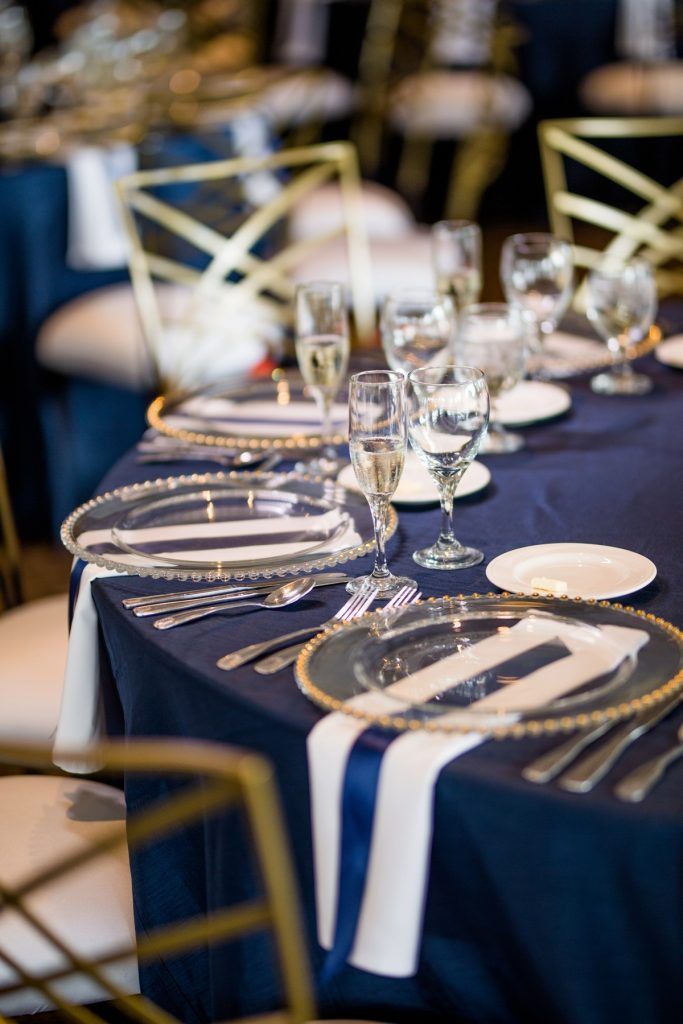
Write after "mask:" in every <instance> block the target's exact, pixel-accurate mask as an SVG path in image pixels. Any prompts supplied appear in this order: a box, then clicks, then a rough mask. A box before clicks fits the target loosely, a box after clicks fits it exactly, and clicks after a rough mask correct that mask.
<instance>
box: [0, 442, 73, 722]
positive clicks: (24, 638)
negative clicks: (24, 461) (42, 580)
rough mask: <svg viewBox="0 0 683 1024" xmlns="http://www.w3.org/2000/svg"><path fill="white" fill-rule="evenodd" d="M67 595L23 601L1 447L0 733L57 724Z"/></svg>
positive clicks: (19, 566)
mask: <svg viewBox="0 0 683 1024" xmlns="http://www.w3.org/2000/svg"><path fill="white" fill-rule="evenodd" d="M67 604H68V602H67V596H66V594H58V595H56V596H54V597H44V598H40V599H39V600H35V601H29V602H26V603H23V588H22V574H21V549H20V545H19V538H18V535H17V529H16V525H15V521H14V516H13V514H12V505H11V502H10V496H9V490H8V487H7V476H6V473H5V464H4V461H3V456H2V450H1V449H0V606H1V607H2V608H3V612H2V614H1V615H0V737H9V738H13V739H17V738H19V737H23V738H25V739H31V740H36V741H37V740H41V739H44V740H47V739H48V737H49V736H50V735H51V734H52V732H53V731H54V729H55V727H56V725H57V716H58V714H59V705H60V702H61V694H62V680H63V675H64V665H65V663H66V648H67V640H68V634H67V624H68V623H67Z"/></svg>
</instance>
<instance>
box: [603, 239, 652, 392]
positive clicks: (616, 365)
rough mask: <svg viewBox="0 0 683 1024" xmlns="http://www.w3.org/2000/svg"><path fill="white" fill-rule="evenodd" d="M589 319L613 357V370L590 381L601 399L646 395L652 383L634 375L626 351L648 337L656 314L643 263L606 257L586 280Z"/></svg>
mask: <svg viewBox="0 0 683 1024" xmlns="http://www.w3.org/2000/svg"><path fill="white" fill-rule="evenodd" d="M586 283H587V291H588V306H587V310H586V313H587V315H588V319H589V320H590V321H591V322H592V323H593V324H595V327H596V328H597V330H598V333H599V334H600V335H601V336H602V337H603V338H604V340H605V341H606V343H607V347H608V349H609V351H610V352H611V354H612V366H611V368H610V369H609V370H608V371H607V372H605V373H599V374H598V375H597V376H595V377H593V378H592V379H591V382H590V384H591V388H592V390H593V391H596V392H597V393H598V394H600V395H645V394H647V393H648V391H650V390H651V389H652V381H651V380H650V378H649V377H647V376H645V374H643V373H634V371H633V367H632V366H631V364H630V363H629V362H628V357H627V349H628V347H629V346H630V345H634V344H635V343H637V342H639V341H642V340H643V339H644V338H645V337H646V336H647V334H648V332H649V330H650V327H651V326H652V321H653V320H654V318H655V314H656V312H657V286H656V283H655V278H654V274H653V271H652V267H651V265H650V264H649V263H648V262H647V260H645V259H641V258H637V257H636V258H635V259H632V260H618V259H616V258H612V257H606V258H605V259H603V260H602V261H601V263H600V264H599V265H598V266H597V267H596V268H594V269H593V270H591V271H590V273H589V274H588V278H587V282H586Z"/></svg>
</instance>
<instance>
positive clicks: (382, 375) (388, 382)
mask: <svg viewBox="0 0 683 1024" xmlns="http://www.w3.org/2000/svg"><path fill="white" fill-rule="evenodd" d="M406 444H407V435H406V410H405V377H404V375H403V373H401V372H400V371H398V370H365V371H364V372H363V373H356V374H354V375H353V377H352V378H351V384H350V388H349V449H350V452H351V465H352V466H353V470H354V473H355V474H356V479H357V480H358V484H359V486H360V489H361V491H362V492H363V494H364V495H365V497H366V498H367V502H368V505H369V506H370V511H371V513H372V524H373V528H374V533H375V549H376V554H375V565H374V568H373V570H372V572H371V573H370V575H369V576H360V577H359V578H357V579H355V580H351V582H350V583H348V584H347V586H346V589H347V590H348V591H349V593H351V594H354V593H356V591H358V590H361V589H363V588H364V587H367V586H372V587H374V588H375V589H376V590H377V594H378V596H379V597H392V596H393V595H394V594H396V593H398V591H399V590H400V589H401V587H404V586H406V585H411V586H415V581H414V580H410V579H406V578H405V577H402V576H394V574H393V573H391V572H390V571H389V567H388V565H387V556H386V552H385V547H384V542H385V535H386V528H387V516H388V512H389V501H390V499H391V496H392V494H393V493H394V491H395V490H396V488H397V486H398V481H399V479H400V477H401V472H402V471H403V462H404V459H405V452H406Z"/></svg>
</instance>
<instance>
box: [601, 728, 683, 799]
mask: <svg viewBox="0 0 683 1024" xmlns="http://www.w3.org/2000/svg"><path fill="white" fill-rule="evenodd" d="M678 739H679V740H680V743H678V744H677V745H676V746H674V747H669V749H668V750H667V751H666V753H665V754H662V755H661V756H660V757H653V758H652V760H651V761H646V762H645V764H641V765H639V766H638V767H637V768H635V769H634V770H633V771H632V772H629V774H628V775H626V776H625V777H624V778H623V779H622V780H621V782H620V783H619V785H618V786H616V787H615V789H614V792H615V794H616V796H618V797H619V799H620V800H628V801H630V802H631V803H638V802H640V801H641V800H644V799H645V797H646V796H647V794H648V793H649V792H650V790H651V789H653V787H654V786H655V785H656V784H657V783H658V782H659V780H660V779H661V778H662V776H663V775H664V772H665V771H666V769H667V768H668V767H669V765H670V764H673V762H674V761H677V760H678V758H679V757H683V725H681V726H680V727H679V729H678Z"/></svg>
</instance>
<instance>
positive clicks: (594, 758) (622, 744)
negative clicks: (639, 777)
mask: <svg viewBox="0 0 683 1024" xmlns="http://www.w3.org/2000/svg"><path fill="white" fill-rule="evenodd" d="M682 698H683V695H682V694H680V693H676V694H675V695H674V696H673V697H670V698H669V699H668V700H664V701H662V702H661V703H659V704H655V705H654V706H653V707H651V708H648V709H647V710H646V711H639V712H638V714H637V715H635V717H634V718H632V719H631V720H630V721H628V722H626V724H625V725H622V726H621V728H620V729H618V730H617V731H616V732H615V733H614V735H613V736H611V737H610V738H609V740H608V741H607V742H606V743H601V744H600V746H599V748H598V749H597V750H594V751H591V752H590V753H588V754H586V756H585V757H582V758H581V760H580V761H579V762H578V763H577V764H575V765H574V766H573V768H569V769H568V770H567V771H566V772H565V773H564V775H562V776H561V778H560V779H559V780H558V785H559V786H560V787H561V788H562V789H566V790H567V791H568V792H569V793H588V792H590V790H591V789H593V787H594V786H595V785H596V784H597V783H598V782H599V781H600V780H601V779H602V778H604V776H605V775H606V774H607V772H608V771H609V770H610V768H611V767H612V765H613V764H614V763H615V761H616V760H617V759H618V758H619V757H620V756H621V754H622V753H623V752H624V751H625V750H626V748H627V747H629V746H630V745H631V744H632V743H634V742H635V740H637V739H638V737H639V736H643V735H644V734H645V733H646V732H649V731H650V729H653V728H654V726H655V725H657V723H658V722H661V720H662V719H663V718H665V717H666V716H667V715H668V714H669V712H670V711H673V709H674V708H675V707H677V706H678V704H679V703H680V701H681V699H682Z"/></svg>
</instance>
